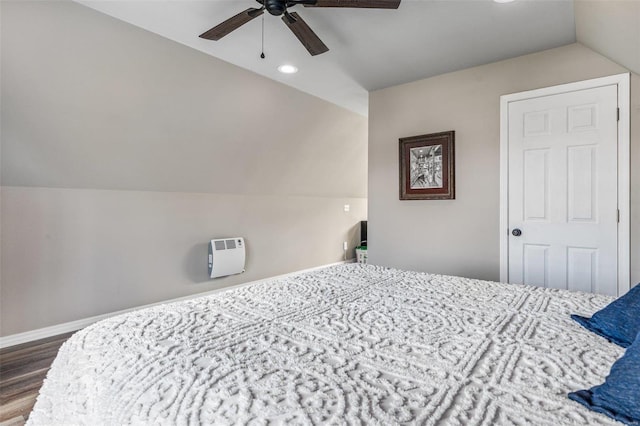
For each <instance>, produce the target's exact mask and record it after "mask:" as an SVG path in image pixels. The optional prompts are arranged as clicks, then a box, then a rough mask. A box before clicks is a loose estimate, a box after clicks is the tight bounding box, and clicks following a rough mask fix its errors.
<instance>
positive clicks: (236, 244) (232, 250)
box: [209, 237, 245, 278]
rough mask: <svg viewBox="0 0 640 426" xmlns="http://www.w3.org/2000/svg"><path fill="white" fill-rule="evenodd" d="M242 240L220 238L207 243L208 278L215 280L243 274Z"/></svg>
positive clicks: (243, 253)
mask: <svg viewBox="0 0 640 426" xmlns="http://www.w3.org/2000/svg"><path fill="white" fill-rule="evenodd" d="M244 263H245V250H244V238H242V237H235V238H222V239H216V240H211V241H210V242H209V277H210V278H217V277H224V276H227V275H233V274H240V273H242V272H244Z"/></svg>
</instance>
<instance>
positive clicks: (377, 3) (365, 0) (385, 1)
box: [301, 0, 400, 9]
mask: <svg viewBox="0 0 640 426" xmlns="http://www.w3.org/2000/svg"><path fill="white" fill-rule="evenodd" d="M301 3H302V4H304V6H305V7H363V8H369V9H397V8H398V7H399V6H400V0H316V1H315V2H307V1H304V2H301Z"/></svg>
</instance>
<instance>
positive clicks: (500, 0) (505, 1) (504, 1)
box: [493, 0, 513, 3]
mask: <svg viewBox="0 0 640 426" xmlns="http://www.w3.org/2000/svg"><path fill="white" fill-rule="evenodd" d="M493 1H494V2H496V3H511V2H512V1H513V0H493Z"/></svg>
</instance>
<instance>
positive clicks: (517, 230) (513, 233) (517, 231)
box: [511, 228, 522, 237]
mask: <svg viewBox="0 0 640 426" xmlns="http://www.w3.org/2000/svg"><path fill="white" fill-rule="evenodd" d="M511 234H512V235H513V236H514V237H519V236H520V235H522V231H521V230H519V229H518V228H515V229H514V230H513V231H511Z"/></svg>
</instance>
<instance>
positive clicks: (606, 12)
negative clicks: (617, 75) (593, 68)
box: [574, 0, 640, 74]
mask: <svg viewBox="0 0 640 426" xmlns="http://www.w3.org/2000/svg"><path fill="white" fill-rule="evenodd" d="M574 7H575V20H576V38H577V41H578V42H580V43H582V44H584V45H585V46H587V47H589V48H591V49H593V50H595V51H596V52H598V53H600V54H601V55H603V56H606V57H607V58H609V59H611V60H612V61H614V62H617V63H618V64H620V65H622V66H623V67H625V68H628V69H629V70H631V71H633V72H635V73H636V74H640V1H639V0H609V1H603V0H599V1H593V0H589V1H587V0H576V1H575V6H574Z"/></svg>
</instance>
